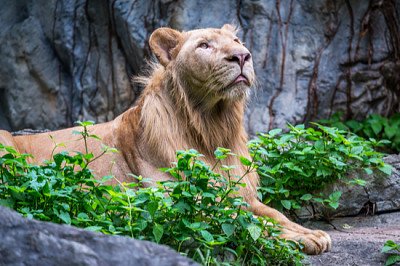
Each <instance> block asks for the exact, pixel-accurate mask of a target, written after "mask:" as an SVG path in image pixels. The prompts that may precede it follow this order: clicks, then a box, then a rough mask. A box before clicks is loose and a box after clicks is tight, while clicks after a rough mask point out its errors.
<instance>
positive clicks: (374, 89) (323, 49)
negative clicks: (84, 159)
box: [0, 0, 400, 135]
mask: <svg viewBox="0 0 400 266" xmlns="http://www.w3.org/2000/svg"><path fill="white" fill-rule="evenodd" d="M0 5H2V6H3V7H7V8H1V9H0V27H1V29H2V30H1V31H0V47H1V49H0V128H1V129H7V130H12V131H15V130H19V129H23V128H33V129H57V128H64V127H68V126H71V125H73V122H74V121H76V120H94V121H96V122H104V121H108V120H111V119H113V118H114V117H115V116H116V115H118V114H120V113H121V112H123V111H124V110H126V109H127V108H128V107H129V106H132V105H134V104H135V101H136V100H137V98H138V95H139V94H140V91H141V88H138V87H137V86H135V85H134V84H132V83H131V77H132V76H133V75H137V74H138V73H139V72H140V71H141V68H142V66H143V64H144V61H145V59H146V58H149V57H150V56H151V52H150V50H149V47H148V39H149V36H150V34H151V32H152V31H153V30H154V29H156V28H158V27H160V26H170V27H173V28H176V29H179V30H190V29H194V28H199V27H220V26H222V25H223V24H225V23H230V22H234V23H236V24H237V25H238V26H239V28H240V29H241V32H240V33H239V36H240V37H241V38H242V40H244V42H245V43H246V45H247V47H248V48H250V50H251V51H252V54H253V59H254V61H255V70H256V74H257V77H258V91H257V93H256V96H253V100H252V102H251V103H250V105H249V109H248V111H247V114H246V126H247V130H248V132H249V133H250V134H251V135H253V134H255V133H256V132H263V131H267V130H269V129H271V128H275V127H284V126H285V123H286V122H285V121H289V122H291V123H292V124H298V123H304V122H307V121H311V120H316V119H319V118H323V117H324V118H325V117H328V116H329V115H330V114H332V113H333V112H335V111H337V110H343V111H344V113H345V115H346V118H356V119H361V118H364V117H365V116H367V114H369V113H372V112H374V113H380V114H382V115H389V114H391V113H394V112H399V111H400V105H399V100H400V74H399V73H400V18H399V13H400V0H385V1H378V0H368V1H358V0H339V1H335V0H313V1H309V0H298V1H293V0H257V1H254V0H236V1H232V0H221V1H194V0H177V1H173V0H151V1H149V0H109V1H106V0H102V1H94V0H17V1H8V0H0Z"/></svg>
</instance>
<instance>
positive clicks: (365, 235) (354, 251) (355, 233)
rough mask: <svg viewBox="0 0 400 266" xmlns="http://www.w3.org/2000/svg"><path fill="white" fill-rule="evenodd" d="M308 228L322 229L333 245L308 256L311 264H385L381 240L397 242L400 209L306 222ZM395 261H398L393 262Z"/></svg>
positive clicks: (398, 241) (399, 240)
mask: <svg viewBox="0 0 400 266" xmlns="http://www.w3.org/2000/svg"><path fill="white" fill-rule="evenodd" d="M304 225H305V226H307V227H309V228H314V229H322V230H325V231H326V232H328V233H329V235H330V236H331V238H332V249H331V250H330V251H329V252H326V253H324V254H322V255H318V256H309V258H310V262H311V264H312V265H316V266H317V265H323V266H328V265H340V266H347V265H357V266H360V265H362V266H369V265H371V266H376V265H385V261H386V258H387V257H388V256H389V255H388V254H383V253H381V250H382V248H383V245H384V243H385V242H386V241H387V240H393V241H395V242H396V243H400V212H395V213H387V214H380V215H375V216H367V217H352V218H337V219H334V220H332V222H331V224H328V223H326V222H307V223H305V224H304ZM395 265H400V263H396V264H395Z"/></svg>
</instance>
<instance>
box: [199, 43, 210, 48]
mask: <svg viewBox="0 0 400 266" xmlns="http://www.w3.org/2000/svg"><path fill="white" fill-rule="evenodd" d="M199 47H200V48H202V49H207V48H208V44H207V43H205V42H202V43H200V45H199Z"/></svg>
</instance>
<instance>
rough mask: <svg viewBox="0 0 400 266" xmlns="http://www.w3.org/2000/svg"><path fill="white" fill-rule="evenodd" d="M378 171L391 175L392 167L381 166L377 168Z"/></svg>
mask: <svg viewBox="0 0 400 266" xmlns="http://www.w3.org/2000/svg"><path fill="white" fill-rule="evenodd" d="M378 169H379V170H381V171H382V172H384V173H385V174H387V175H392V166H390V165H388V164H385V165H383V166H380V167H378Z"/></svg>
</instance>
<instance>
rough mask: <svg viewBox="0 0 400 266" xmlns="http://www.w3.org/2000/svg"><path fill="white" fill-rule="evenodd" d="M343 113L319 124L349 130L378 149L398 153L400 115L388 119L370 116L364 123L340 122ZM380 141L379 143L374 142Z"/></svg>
mask: <svg viewBox="0 0 400 266" xmlns="http://www.w3.org/2000/svg"><path fill="white" fill-rule="evenodd" d="M342 115H343V112H337V113H335V114H333V116H332V117H331V118H330V119H328V120H321V121H320V123H322V124H325V125H331V126H334V127H337V128H339V129H342V130H349V131H351V132H353V133H355V134H357V135H359V136H361V137H364V138H370V140H371V142H373V143H374V144H375V145H376V146H378V147H385V148H388V149H390V150H391V151H392V152H400V113H397V114H394V115H392V116H391V117H390V118H386V117H382V116H380V115H378V114H370V115H369V116H368V117H367V118H366V119H365V120H364V121H362V122H358V121H355V120H349V121H346V122H342ZM376 140H380V141H378V142H377V141H376Z"/></svg>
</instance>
